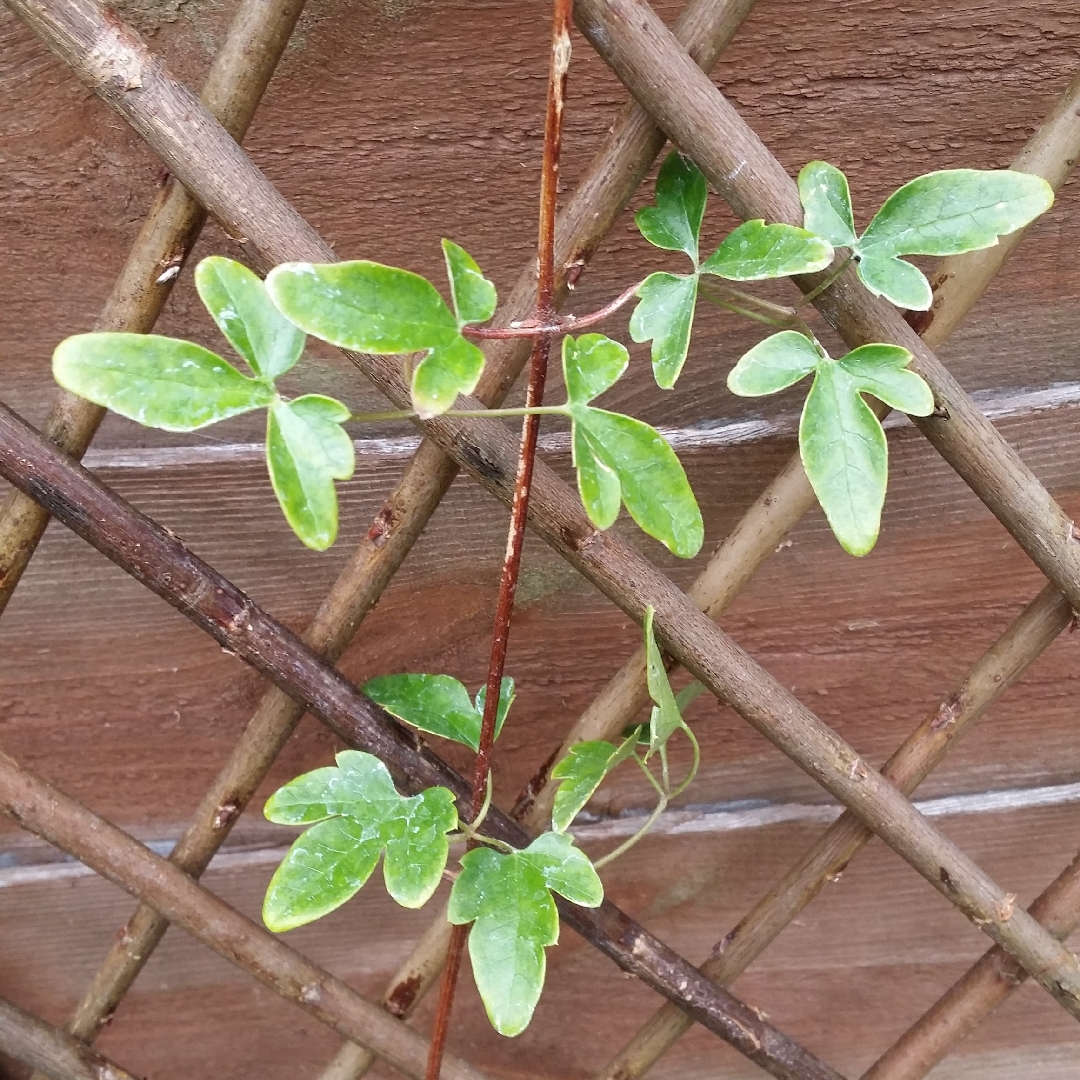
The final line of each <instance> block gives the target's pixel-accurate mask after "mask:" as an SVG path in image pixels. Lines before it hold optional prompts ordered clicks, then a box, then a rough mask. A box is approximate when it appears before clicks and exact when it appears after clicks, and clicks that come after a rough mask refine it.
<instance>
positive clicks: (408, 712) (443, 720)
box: [362, 674, 514, 750]
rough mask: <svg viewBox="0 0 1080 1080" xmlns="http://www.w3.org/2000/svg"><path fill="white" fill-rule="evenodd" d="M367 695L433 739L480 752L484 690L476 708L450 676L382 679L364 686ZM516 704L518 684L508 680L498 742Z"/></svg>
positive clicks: (498, 721)
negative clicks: (459, 744)
mask: <svg viewBox="0 0 1080 1080" xmlns="http://www.w3.org/2000/svg"><path fill="white" fill-rule="evenodd" d="M362 689H363V691H364V693H365V694H367V696H368V697H369V698H371V700H372V701H374V702H375V703H376V704H377V705H381V706H382V707H383V708H384V709H385V710H386V711H387V712H388V713H390V714H391V715H392V716H396V717H397V718H398V719H399V720H404V721H405V723H407V724H411V725H412V726H413V727H415V728H419V729H420V730H421V731H426V732H427V733H428V734H429V735H439V736H441V737H442V738H444V739H453V740H454V742H459V743H462V744H464V745H465V746H468V747H470V748H471V749H472V750H478V749H479V748H480V727H481V724H482V722H483V716H484V698H485V697H486V693H485V692H484V691H483V690H481V692H480V694H478V695H477V701H476V704H475V705H474V704H473V702H472V700H471V699H470V697H469V693H468V691H467V690H466V689H465V687H464V686H463V685H462V684H461V683H459V682H458V681H457V679H453V678H451V677H450V676H449V675H414V674H405V675H381V676H380V677H379V678H377V679H371V680H369V681H368V682H366V683H364V686H363V688H362ZM513 700H514V680H513V679H510V678H504V679H503V681H502V690H501V691H500V693H499V712H498V715H497V717H496V720H495V738H498V737H499V733H500V732H501V731H502V726H503V723H504V722H505V720H506V714H507V712H508V711H509V709H510V705H511V704H512V703H513Z"/></svg>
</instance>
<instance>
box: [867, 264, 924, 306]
mask: <svg viewBox="0 0 1080 1080" xmlns="http://www.w3.org/2000/svg"><path fill="white" fill-rule="evenodd" d="M856 269H857V270H858V273H859V277H860V278H861V279H862V283H863V284H864V285H865V286H866V287H867V288H868V289H869V290H870V291H871V292H872V293H873V294H874V295H875V296H884V297H885V299H886V300H888V301H889V302H890V303H891V304H895V305H896V306H897V307H900V308H907V309H908V310H910V311H929V310H930V305H931V304H932V303H933V301H934V293H933V290H932V289H931V288H930V282H929V281H927V280H926V275H925V274H924V273H923V272H922V271H921V270H920V269H919V268H918V267H917V266H913V265H912V264H911V263H909V262H905V261H904V260H903V259H895V258H887V259H881V258H876V257H875V258H869V257H868V258H860V259H859V262H858V264H857V266H856Z"/></svg>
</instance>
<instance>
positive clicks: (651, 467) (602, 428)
mask: <svg viewBox="0 0 1080 1080" xmlns="http://www.w3.org/2000/svg"><path fill="white" fill-rule="evenodd" d="M570 415H571V417H572V420H573V424H574V432H575V438H574V440H573V441H574V446H575V447H577V446H578V443H579V440H578V438H577V437H576V433H577V429H578V428H579V427H580V428H584V430H585V433H586V435H585V436H584V437H583V438H582V440H581V441H583V442H584V441H587V443H588V447H589V450H590V452H591V453H592V454H593V455H594V456H596V457H598V458H600V459H601V460H602V461H603V463H604V464H605V465H606V466H607V467H608V469H609V470H610V471H611V472H612V473H614V475H615V477H616V478H617V479H618V482H619V493H620V495H621V496H622V501H623V502H624V503H625V504H626V509H627V510H628V511H629V512H630V516H631V517H632V518H633V519H634V521H636V522H637V524H638V526H639V527H640V528H641V529H642V531H643V532H646V533H648V535H649V536H652V537H654V538H655V539H657V540H659V541H660V542H661V543H662V544H663V545H664V546H665V547H666V548H667V549H668V550H669V551H671V552H672V553H673V554H675V555H678V556H679V557H680V558H683V559H691V558H693V557H694V556H695V555H696V554H697V553H698V552H699V551H700V550H701V545H702V543H703V542H704V539H705V525H704V523H703V522H702V520H701V511H700V510H699V509H698V504H697V500H696V499H695V498H694V493H693V491H692V490H691V488H690V482H689V481H688V480H687V479H686V473H685V472H684V471H683V467H682V464H681V463H680V461H679V459H678V457H676V455H675V451H674V450H672V449H671V447H670V446H669V445H668V444H667V442H665V440H664V439H663V438H662V437H661V435H660V433H659V432H658V431H656V430H655V429H654V428H651V427H649V425H648V424H644V423H642V422H641V421H640V420H635V419H634V418H633V417H632V416H623V415H622V414H620V413H613V412H607V411H606V410H605V409H594V408H592V407H590V406H587V405H571V407H570ZM579 487H581V488H582V489H583V490H584V487H585V485H583V484H582V482H581V480H580V478H579ZM607 497H608V498H610V491H609V492H608V493H607ZM604 507H605V509H608V508H609V507H608V505H607V504H604ZM585 508H586V510H588V509H589V503H588V502H586V504H585ZM593 523H594V524H595V525H596V526H597V527H598V528H605V527H606V526H605V525H602V524H601V523H600V522H599V521H595V520H594V521H593Z"/></svg>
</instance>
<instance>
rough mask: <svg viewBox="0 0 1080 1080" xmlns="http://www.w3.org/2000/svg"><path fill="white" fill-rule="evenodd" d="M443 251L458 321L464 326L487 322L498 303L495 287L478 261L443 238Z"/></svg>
mask: <svg viewBox="0 0 1080 1080" xmlns="http://www.w3.org/2000/svg"><path fill="white" fill-rule="evenodd" d="M442 249H443V258H445V260H446V276H447V277H448V278H449V279H450V295H451V298H452V299H453V301H454V310H455V311H456V312H457V317H458V322H459V323H460V324H461V325H462V326H464V325H465V324H466V323H482V322H487V321H488V319H490V318H491V316H492V315H494V314H495V305H496V304H497V303H498V297H497V296H496V294H495V286H494V285H493V284H492V283H491V282H490V281H488V279H487V278H486V277H484V274H483V272H482V271H481V269H480V267H479V266H477V265H476V260H475V259H473V257H472V256H471V255H470V254H469V253H468V252H467V251H466V250H465V249H464V248H463V247H459V246H458V245H457V244H455V243H454V242H453V241H452V240H446V239H444V240H443V242H442Z"/></svg>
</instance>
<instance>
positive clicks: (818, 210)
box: [799, 161, 855, 247]
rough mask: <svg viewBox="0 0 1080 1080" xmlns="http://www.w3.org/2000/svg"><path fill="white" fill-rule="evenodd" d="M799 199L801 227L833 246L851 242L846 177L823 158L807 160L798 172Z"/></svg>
mask: <svg viewBox="0 0 1080 1080" xmlns="http://www.w3.org/2000/svg"><path fill="white" fill-rule="evenodd" d="M799 199H800V200H801V202H802V205H803V212H804V213H803V227H804V228H806V229H808V230H809V231H810V232H812V233H816V234H817V235H818V236H820V237H822V238H824V239H825V240H828V241H829V243H830V244H832V246H833V247H852V246H853V245H854V243H855V215H854V213H853V212H852V209H851V192H850V191H849V190H848V182H847V177H846V176H845V175H844V174H843V173H842V172H841V171H840V170H839V169H838V168H836V166H835V165H830V164H829V163H828V162H827V161H811V162H810V163H809V164H807V165H804V166H803V168H802V171H801V172H800V173H799Z"/></svg>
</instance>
